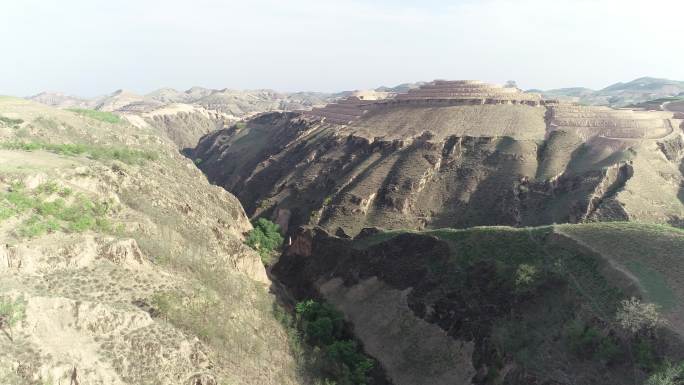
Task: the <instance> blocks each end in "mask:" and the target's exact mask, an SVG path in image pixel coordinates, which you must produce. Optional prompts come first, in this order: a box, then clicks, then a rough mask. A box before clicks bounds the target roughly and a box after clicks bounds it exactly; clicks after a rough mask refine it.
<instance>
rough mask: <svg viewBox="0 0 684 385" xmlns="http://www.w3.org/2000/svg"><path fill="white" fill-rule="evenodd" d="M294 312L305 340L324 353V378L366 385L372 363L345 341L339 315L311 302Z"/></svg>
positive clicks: (324, 306)
mask: <svg viewBox="0 0 684 385" xmlns="http://www.w3.org/2000/svg"><path fill="white" fill-rule="evenodd" d="M295 312H296V314H297V321H298V322H297V325H298V327H299V328H300V330H302V332H303V334H304V339H305V340H306V341H307V342H308V343H310V344H311V345H313V346H314V347H316V348H319V349H321V350H322V352H323V355H322V360H323V362H322V363H321V367H322V370H323V372H324V373H323V374H324V375H325V376H326V377H332V378H333V379H334V380H335V382H336V383H339V384H340V385H347V384H350V385H351V384H356V385H363V384H366V383H367V375H368V372H369V371H370V370H371V369H373V366H374V362H373V360H372V359H370V358H368V357H367V356H366V355H365V354H363V353H362V352H361V349H360V348H359V346H358V345H357V343H356V342H355V341H352V340H349V339H344V319H343V317H342V313H340V312H339V311H337V310H336V309H335V308H333V307H332V306H331V305H329V304H325V303H320V302H317V301H314V300H307V301H302V302H299V303H298V304H297V305H296V306H295Z"/></svg>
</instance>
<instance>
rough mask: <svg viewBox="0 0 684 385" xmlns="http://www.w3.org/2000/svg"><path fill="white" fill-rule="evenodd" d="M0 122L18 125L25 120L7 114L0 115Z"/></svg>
mask: <svg viewBox="0 0 684 385" xmlns="http://www.w3.org/2000/svg"><path fill="white" fill-rule="evenodd" d="M0 123H2V124H4V125H7V126H17V125H19V124H22V123H24V121H23V120H21V119H12V118H8V117H6V116H0Z"/></svg>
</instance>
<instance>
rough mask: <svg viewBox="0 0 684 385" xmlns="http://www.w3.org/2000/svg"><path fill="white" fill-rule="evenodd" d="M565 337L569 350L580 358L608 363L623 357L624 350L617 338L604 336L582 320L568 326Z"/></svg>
mask: <svg viewBox="0 0 684 385" xmlns="http://www.w3.org/2000/svg"><path fill="white" fill-rule="evenodd" d="M564 337H565V341H566V343H567V345H568V348H569V350H570V351H571V352H573V353H574V354H576V355H578V356H579V357H591V358H592V359H595V360H600V361H603V362H606V363H609V362H615V361H618V360H619V359H620V358H622V357H623V350H622V349H621V347H620V344H619V341H618V340H617V339H616V338H615V337H613V336H611V335H603V334H602V333H601V332H600V331H599V330H598V329H597V328H595V327H593V326H591V325H587V324H586V323H584V322H583V321H582V320H580V319H575V320H572V321H570V322H569V323H568V324H567V325H566V327H565V330H564Z"/></svg>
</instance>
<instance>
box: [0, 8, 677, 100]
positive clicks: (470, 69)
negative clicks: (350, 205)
mask: <svg viewBox="0 0 684 385" xmlns="http://www.w3.org/2000/svg"><path fill="white" fill-rule="evenodd" d="M683 14H684V2H683V1H681V0H648V1H645V0H634V1H632V0H593V1H592V0H511V1H507V0H480V1H476V0H461V1H459V0H454V1H437V0H422V1H409V0H376V1H370V0H368V1H363V0H344V1H343V0H339V1H328V0H227V1H219V0H106V1H104V0H0V94H11V95H17V96H25V95H30V94H34V93H37V92H39V91H42V90H52V91H62V92H66V93H70V94H75V95H81V96H94V95H99V94H103V93H108V92H111V91H114V90H116V89H119V88H124V89H130V90H133V91H135V92H140V93H143V92H149V91H151V90H153V89H156V88H160V87H174V88H178V89H186V88H189V87H191V86H193V85H199V86H205V87H211V88H226V87H227V88H237V89H241V88H273V89H276V90H281V91H296V90H312V91H338V90H348V89H360V88H371V87H377V86H380V85H396V84H399V83H404V82H413V81H419V80H432V79H435V78H443V79H481V80H485V81H490V82H497V83H502V82H505V81H506V80H509V79H512V80H516V81H517V82H518V84H519V85H520V86H521V87H523V88H546V89H548V88H556V87H568V86H588V87H593V88H602V87H605V86H607V85H609V84H611V83H614V82H617V81H628V80H632V79H634V78H636V77H640V76H655V77H666V78H672V79H677V80H684V21H683V20H684V19H683V18H682V15H683Z"/></svg>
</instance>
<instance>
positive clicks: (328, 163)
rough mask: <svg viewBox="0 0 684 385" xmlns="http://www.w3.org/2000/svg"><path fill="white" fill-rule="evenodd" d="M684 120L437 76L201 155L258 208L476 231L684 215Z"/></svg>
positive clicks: (226, 135) (290, 222)
mask: <svg viewBox="0 0 684 385" xmlns="http://www.w3.org/2000/svg"><path fill="white" fill-rule="evenodd" d="M681 123H682V121H681V120H679V119H675V118H673V114H672V113H671V112H645V111H629V110H614V109H610V108H607V107H582V106H576V105H571V104H563V103H557V102H555V101H547V100H543V99H541V98H540V97H539V96H538V95H534V94H528V93H521V92H519V91H517V90H516V89H514V88H501V87H492V86H488V85H485V84H482V83H478V82H444V81H438V82H434V83H431V84H428V85H423V86H422V87H421V88H419V89H414V90H412V91H409V92H408V93H406V94H399V95H397V96H396V97H395V98H391V99H384V100H371V101H366V100H360V99H358V98H350V99H347V100H344V101H340V102H337V103H334V104H330V105H328V106H327V107H325V108H319V109H313V110H312V111H311V112H305V113H272V114H263V115H261V116H258V117H256V118H254V119H252V120H249V121H248V122H247V124H246V126H245V127H242V126H233V127H230V128H227V129H223V130H219V131H217V132H214V133H211V134H209V135H207V136H206V137H204V138H203V139H202V140H201V141H200V142H199V144H198V146H197V147H196V149H195V151H194V152H193V154H192V157H193V159H197V160H199V161H201V163H200V167H201V169H202V170H203V171H204V172H205V173H206V174H207V176H208V177H209V179H210V181H211V182H212V183H215V184H218V185H220V186H223V187H225V188H226V189H228V190H229V191H231V192H232V193H234V194H235V195H236V196H237V197H238V198H239V199H240V200H241V202H242V203H243V205H244V207H245V209H246V211H247V213H248V214H249V215H250V216H268V217H270V218H272V219H274V220H276V221H277V222H278V223H279V224H280V225H281V226H282V227H283V228H284V229H286V230H287V229H295V228H296V227H297V226H299V225H302V224H318V225H321V226H323V227H324V228H325V229H327V230H328V231H330V232H333V233H337V232H340V233H345V234H348V235H354V234H357V233H358V232H359V231H360V230H361V229H362V228H364V227H372V226H380V227H384V228H394V229H398V228H412V229H422V228H439V227H458V228H465V227H470V226H478V225H510V226H536V225H543V224H551V223H566V222H569V223H577V222H588V221H597V220H599V221H613V220H636V221H646V222H653V223H671V224H679V223H681V221H682V218H684V189H683V187H682V186H683V185H682V182H683V181H684V176H683V175H682V170H684V166H682V164H683V163H682V159H683V158H684V139H683V134H684V133H683V132H682V128H681V126H680V125H681Z"/></svg>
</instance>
